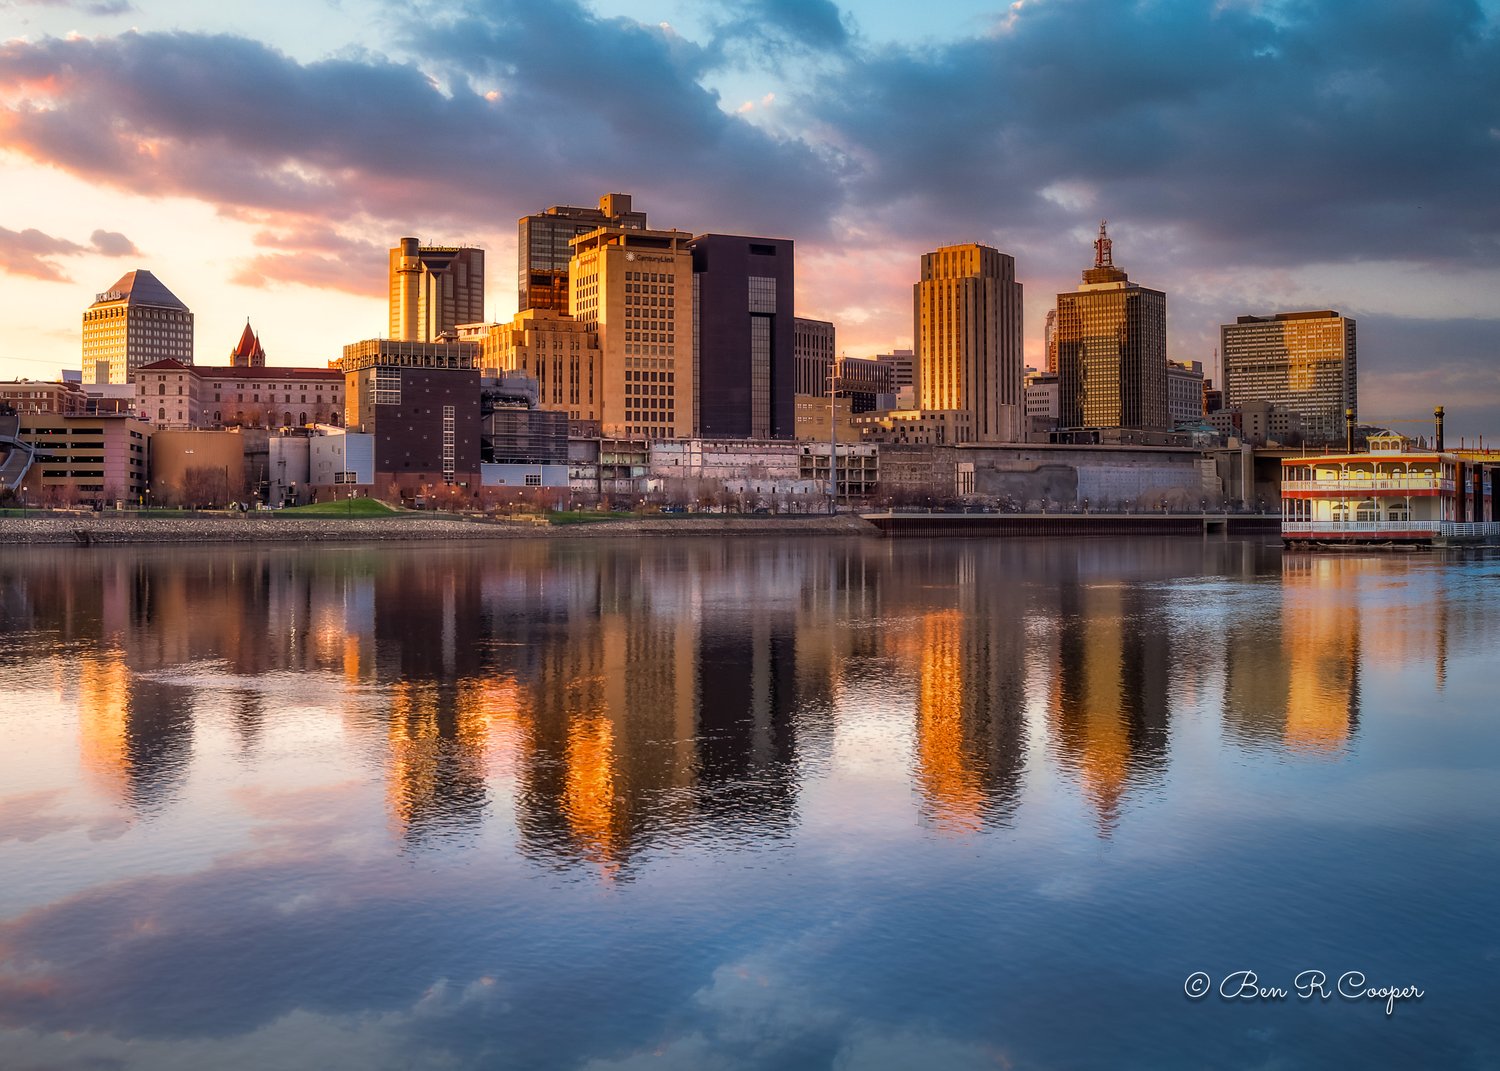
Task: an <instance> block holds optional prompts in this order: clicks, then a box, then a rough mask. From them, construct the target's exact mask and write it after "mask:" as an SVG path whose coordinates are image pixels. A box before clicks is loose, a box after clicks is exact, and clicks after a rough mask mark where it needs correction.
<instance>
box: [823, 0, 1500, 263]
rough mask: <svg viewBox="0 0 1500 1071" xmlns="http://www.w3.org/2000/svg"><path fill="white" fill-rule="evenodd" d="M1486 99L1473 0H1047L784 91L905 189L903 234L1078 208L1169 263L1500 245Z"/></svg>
mask: <svg viewBox="0 0 1500 1071" xmlns="http://www.w3.org/2000/svg"><path fill="white" fill-rule="evenodd" d="M1496 100H1500V36H1497V32H1496V29H1495V27H1494V25H1493V24H1491V23H1488V22H1487V21H1486V20H1485V19H1484V18H1483V15H1482V13H1481V11H1480V9H1479V8H1478V7H1477V6H1476V5H1474V4H1472V3H1455V4H1449V5H1443V6H1442V7H1441V8H1436V7H1423V8H1420V9H1416V8H1413V7H1411V6H1402V5H1394V6H1393V5H1367V4H1362V3H1354V2H1344V3H1328V4H1316V5H1293V4H1267V5H1254V6H1249V5H1222V4H1221V5H1206V4H1201V3H1197V2H1196V0H1192V2H1188V0H1164V2H1159V3H1152V4H1116V3H1102V2H1094V0H1055V2H1053V3H1047V4H1027V5H1025V6H1024V7H1022V8H1019V9H1013V10H1012V11H1011V12H1009V13H1008V15H1007V16H1006V19H1005V22H1004V29H1003V32H996V33H993V34H989V35H985V36H980V37H973V38H966V39H961V40H957V41H953V42H949V43H947V44H943V45H940V46H936V47H928V48H921V49H918V48H912V47H907V46H904V45H886V46H883V47H879V48H874V49H869V50H866V52H865V53H864V54H862V55H861V56H860V57H859V59H858V61H857V62H850V63H848V64H844V65H841V66H839V67H837V68H836V69H835V70H832V71H828V72H823V73H821V74H820V75H819V76H818V77H817V78H816V79H815V80H814V82H813V83H812V85H811V87H810V90H809V91H804V92H802V93H800V94H798V95H796V97H795V100H794V102H793V104H794V105H795V106H796V107H797V108H799V109H800V110H801V112H802V114H803V116H804V122H805V123H807V124H810V125H817V126H818V127H820V128H822V129H826V130H827V131H828V136H829V138H830V139H831V140H832V141H833V142H834V143H836V144H837V145H838V147H839V148H840V149H841V151H843V152H844V153H845V154H846V155H847V157H848V158H849V159H850V160H851V161H853V162H854V166H853V173H852V177H851V182H850V186H849V192H850V200H851V202H853V203H870V204H874V205H886V204H890V203H893V202H898V201H899V202H901V203H903V204H905V205H906V207H907V214H906V217H905V220H904V221H903V225H902V230H903V232H904V233H920V232H922V231H928V232H930V231H932V230H933V229H937V228H942V227H944V226H951V225H952V223H953V222H954V221H956V220H964V221H968V222H969V223H970V226H971V227H973V226H975V225H976V224H977V225H978V227H979V228H980V229H993V230H995V231H998V232H1000V233H1002V234H1003V235H1006V236H1008V237H1009V238H1011V239H1012V240H1019V241H1020V242H1023V243H1038V244H1040V243H1046V242H1051V243H1052V244H1053V245H1054V246H1057V245H1060V244H1064V243H1062V242H1060V241H1059V239H1061V238H1063V237H1064V236H1065V235H1066V231H1067V229H1068V228H1069V227H1071V226H1074V225H1076V224H1077V223H1079V222H1080V221H1079V220H1078V214H1079V212H1080V211H1082V210H1085V209H1087V210H1089V211H1091V212H1093V211H1097V212H1099V213H1101V214H1104V215H1107V216H1109V217H1110V218H1111V219H1112V220H1114V219H1116V218H1118V219H1121V220H1125V221H1128V225H1131V226H1135V227H1138V228H1141V229H1149V228H1155V229H1157V230H1159V231H1164V232H1167V233H1168V234H1169V236H1170V238H1171V240H1172V241H1173V242H1175V243H1178V244H1179V245H1180V246H1181V248H1179V249H1175V250H1173V256H1176V257H1180V256H1181V255H1182V254H1184V253H1186V254H1187V255H1188V256H1189V257H1190V258H1191V259H1193V260H1194V261H1196V262H1200V263H1212V262H1213V261H1214V260H1216V259H1218V260H1232V261H1235V262H1239V263H1254V264H1261V265H1266V264H1288V263H1290V264H1295V263H1300V262H1302V261H1303V260H1304V259H1305V258H1308V257H1317V258H1318V259H1321V260H1343V259H1361V258H1363V257H1367V256H1376V255H1380V253H1381V252H1382V251H1383V252H1385V253H1389V252H1390V251H1392V250H1399V251H1400V253H1401V255H1403V256H1406V257H1410V258H1418V259H1423V260H1431V261H1460V262H1467V263H1479V262H1482V261H1484V260H1486V259H1487V258H1493V256H1494V255H1495V253H1496V252H1497V251H1500V247H1497V239H1500V205H1497V204H1496V202H1495V199H1494V198H1493V197H1492V196H1488V195H1487V194H1486V193H1485V192H1484V191H1486V190H1487V189H1491V188H1492V184H1493V181H1494V175H1495V174H1496V173H1497V170H1500V146H1497V145H1496V144H1495V143H1494V139H1493V138H1490V137H1488V135H1487V130H1488V128H1490V127H1492V126H1493V125H1494V121H1495V116H1496V114H1497V112H1496V108H1495V101H1496ZM1085 194H1086V195H1085ZM1081 252H1082V251H1080V250H1074V249H1072V248H1069V249H1068V253H1069V255H1070V256H1071V257H1072V258H1073V259H1077V258H1078V257H1079V256H1080V255H1081ZM1137 256H1138V257H1139V252H1138V253H1137Z"/></svg>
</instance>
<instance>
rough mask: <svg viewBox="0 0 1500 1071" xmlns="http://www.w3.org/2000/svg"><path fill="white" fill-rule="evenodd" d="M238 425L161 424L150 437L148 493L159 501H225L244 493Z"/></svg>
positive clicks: (241, 439) (186, 503)
mask: <svg viewBox="0 0 1500 1071" xmlns="http://www.w3.org/2000/svg"><path fill="white" fill-rule="evenodd" d="M245 438H246V437H245V435H243V434H241V433H240V431H239V429H238V428H236V429H234V430H206V429H199V428H191V429H190V428H162V429H158V430H157V431H156V432H155V433H154V434H153V435H152V437H151V497H152V499H153V500H154V501H155V502H156V503H157V504H159V505H167V504H179V505H184V506H205V505H215V506H218V505H224V504H225V503H228V502H236V501H241V500H243V499H244V498H245V497H246V496H245V483H246V481H245Z"/></svg>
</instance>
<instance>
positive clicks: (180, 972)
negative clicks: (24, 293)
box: [0, 537, 1500, 1071]
mask: <svg viewBox="0 0 1500 1071" xmlns="http://www.w3.org/2000/svg"><path fill="white" fill-rule="evenodd" d="M1497 639H1500V558H1496V557H1486V556H1484V555H1483V554H1469V555H1467V556H1450V557H1443V556H1441V555H1436V554H1427V553H1420V554H1407V555H1385V556H1378V555H1370V556H1366V555H1358V554H1352V555H1340V556H1324V557H1317V556H1308V555H1295V554H1291V553H1285V554H1284V553H1283V552H1282V550H1281V549H1280V547H1279V546H1276V545H1274V544H1272V543H1268V542H1267V541H1266V540H1264V539H1256V540H1249V541H1241V540H1233V539H1228V540H1226V539H1223V538H1220V537H1210V538H1208V539H1205V540H1199V539H1195V538H1167V539H1146V538H1140V539H1123V540H1071V541H1070V540H1014V539H1012V540H1002V539H995V540H974V541H970V540H961V539H949V540H910V541H903V540H889V541H881V540H863V541H861V540H842V539H823V540H816V541H806V542H801V543H797V542H792V541H785V540H769V539H766V540H763V539H759V538H743V539H727V540H701V541H699V540H696V539H684V540H637V541H622V542H619V543H614V542H610V541H607V540H567V539H558V540H538V541H534V542H532V541H524V542H520V541H518V542H495V543H487V544H484V545H453V544H442V545H431V546H417V547H391V546H381V547H319V548H313V549H302V548H288V547H271V548H241V547H220V548H207V549H184V548H119V547H96V548H71V547H69V548H33V549H27V548H14V547H7V548H0V1066H4V1067H5V1068H7V1069H13V1068H19V1069H31V1068H38V1069H40V1068H95V1067H108V1068H128V1069H137V1068H139V1069H158V1068H166V1069H175V1068H182V1069H198V1068H210V1067H211V1068H246V1069H250V1068H255V1069H261V1068H275V1069H302V1068H307V1069H324V1068H341V1067H358V1068H392V1069H394V1068H413V1067H420V1068H427V1067H431V1068H455V1069H468V1068H527V1069H529V1068H566V1069H574V1068H577V1069H589V1071H606V1069H626V1068H646V1067H650V1068H668V1069H687V1068H726V1069H742V1068H744V1069H750V1068H777V1069H780V1068H793V1069H798V1068H837V1069H850V1071H853V1069H863V1068H956V1069H967V1068H995V1067H1002V1068H1105V1067H1108V1068H1152V1069H1161V1068H1206V1067H1215V1068H1227V1067H1244V1068H1274V1069H1292V1068H1304V1067H1306V1068H1312V1067H1354V1066H1382V1067H1385V1066H1389V1067H1443V1068H1494V1067H1497V1066H1500V1031H1497V1029H1496V1027H1495V1025H1494V1023H1495V1021H1496V1017H1495V988H1496V983H1497V980H1500V927H1497V924H1496V920H1495V913H1496V906H1497V904H1500V866H1497V856H1500V837H1497V832H1500V817H1497V815H1500V806H1497V805H1500V787H1497V786H1500V777H1497V773H1500V771H1497V766H1500V762H1497V760H1500V721H1497V716H1496V708H1497V703H1496V699H1495V696H1496V680H1497V676H1500V674H1497V667H1500V659H1497V658H1496V645H1497ZM1197 972H1202V973H1203V975H1206V976H1207V981H1206V982H1205V981H1204V980H1203V978H1202V976H1197V977H1194V976H1195V975H1197ZM1236 972H1254V974H1255V981H1254V987H1252V988H1264V989H1266V990H1268V991H1270V992H1268V993H1267V994H1266V995H1265V996H1264V997H1262V995H1261V994H1260V993H1259V992H1256V993H1255V995H1254V996H1253V997H1252V996H1251V988H1247V984H1248V982H1249V978H1248V975H1246V974H1244V973H1236ZM1304 972H1319V974H1315V975H1308V974H1305V973H1304ZM1352 972H1359V974H1360V975H1362V976H1363V977H1362V979H1361V978H1356V977H1354V975H1353V973H1352ZM1298 985H1300V986H1301V987H1302V988H1301V989H1299V988H1297V987H1298ZM1205 986H1206V988H1207V990H1208V992H1207V993H1206V995H1202V996H1199V995H1197V992H1196V991H1197V989H1200V988H1203V987H1205ZM1392 987H1394V988H1396V989H1398V990H1400V991H1401V992H1402V993H1404V994H1406V996H1405V997H1404V998H1403V999H1397V1000H1396V1001H1395V1002H1394V1004H1393V1006H1392V1009H1391V1010H1390V1012H1389V1013H1388V1011H1387V996H1386V995H1385V994H1384V993H1377V995H1375V996H1374V997H1371V996H1369V995H1368V990H1370V989H1376V990H1384V989H1387V988H1392ZM1341 988H1342V990H1343V992H1341V991H1340V989H1341ZM1278 989H1279V990H1283V991H1285V995H1283V996H1277V995H1276V992H1275V990H1278ZM1190 990H1192V991H1193V993H1192V995H1190V993H1189V991H1190ZM1414 990H1420V991H1421V993H1422V995H1421V996H1420V997H1419V998H1418V997H1416V996H1415V995H1414ZM1225 993H1227V994H1228V995H1227V996H1226V995H1224V994H1225ZM1351 994H1352V995H1351Z"/></svg>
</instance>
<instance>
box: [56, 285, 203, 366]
mask: <svg viewBox="0 0 1500 1071" xmlns="http://www.w3.org/2000/svg"><path fill="white" fill-rule="evenodd" d="M166 360H172V361H181V362H182V363H183V364H192V363H193V314H192V312H191V311H189V309H188V307H187V306H186V305H184V304H183V303H182V301H181V299H179V298H178V297H177V295H176V294H174V293H172V291H170V290H168V289H167V288H166V287H165V286H163V285H162V283H161V280H159V279H158V278H157V277H156V276H154V275H152V274H151V273H150V272H149V271H146V270H144V269H137V270H136V271H132V272H126V273H125V274H124V275H122V276H120V278H119V280H118V281H117V282H116V283H115V285H114V286H112V287H110V288H109V289H108V290H105V291H104V292H102V293H100V294H99V295H97V296H96V297H95V299H94V303H93V304H92V305H90V306H89V307H88V309H87V311H85V312H84V314H83V381H84V382H85V383H90V384H106V383H133V382H135V373H136V370H137V369H138V368H140V367H141V366H142V365H148V364H150V363H151V362H153V361H166Z"/></svg>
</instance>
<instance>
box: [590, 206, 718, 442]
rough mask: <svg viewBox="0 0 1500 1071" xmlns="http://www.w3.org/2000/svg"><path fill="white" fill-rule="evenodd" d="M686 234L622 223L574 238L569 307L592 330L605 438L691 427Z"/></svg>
mask: <svg viewBox="0 0 1500 1071" xmlns="http://www.w3.org/2000/svg"><path fill="white" fill-rule="evenodd" d="M691 241H692V235H690V234H688V233H687V232H686V231H652V230H642V229H636V228H629V227H598V228H596V229H594V230H592V231H590V232H589V233H587V234H585V235H582V236H581V237H578V238H575V239H573V260H572V261H571V262H570V264H569V266H568V288H569V294H570V299H569V306H570V311H571V313H572V316H573V318H574V319H575V320H578V321H580V322H582V323H583V324H584V326H585V329H586V330H588V331H590V332H593V333H595V334H596V335H597V336H598V345H599V378H600V385H599V390H600V394H599V398H600V405H599V409H598V411H599V420H600V423H601V431H602V432H603V434H604V435H606V436H608V437H611V438H646V439H659V438H671V437H674V436H687V435H692V434H694V430H695V428H696V426H697V412H698V404H699V402H698V396H697V389H696V382H697V381H696V380H695V379H694V376H693V342H692V339H693V316H694V308H693V254H692V251H691V250H690V249H689V248H688V246H689V243H690V242H691Z"/></svg>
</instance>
